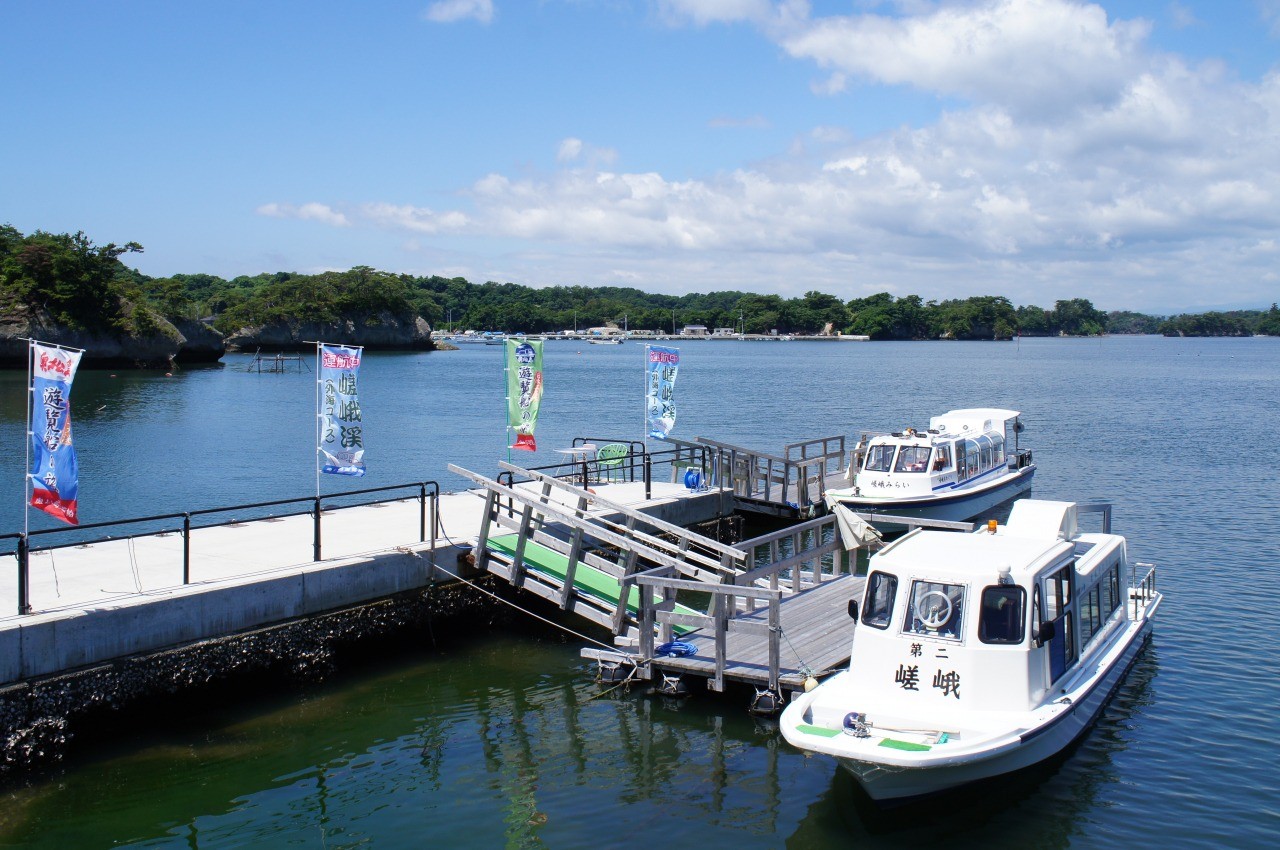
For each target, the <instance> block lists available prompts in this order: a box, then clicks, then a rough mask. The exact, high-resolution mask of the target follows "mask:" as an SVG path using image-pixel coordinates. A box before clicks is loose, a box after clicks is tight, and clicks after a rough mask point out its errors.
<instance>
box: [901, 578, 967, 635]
mask: <svg viewBox="0 0 1280 850" xmlns="http://www.w3.org/2000/svg"><path fill="white" fill-rule="evenodd" d="M963 608H964V585H962V584H942V583H940V582H935V581H914V582H912V584H911V604H910V605H909V606H908V607H907V619H906V630H907V631H909V632H913V633H915V634H918V635H930V636H932V637H944V638H952V639H957V640H958V639H959V638H960V628H961V626H962V624H963V622H964V618H963V613H964V612H963Z"/></svg>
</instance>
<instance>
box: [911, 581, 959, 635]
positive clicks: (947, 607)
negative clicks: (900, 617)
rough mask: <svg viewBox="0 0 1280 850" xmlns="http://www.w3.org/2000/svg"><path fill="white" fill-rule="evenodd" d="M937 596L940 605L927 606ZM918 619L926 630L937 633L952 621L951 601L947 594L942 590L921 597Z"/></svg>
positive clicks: (917, 608)
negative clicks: (929, 600) (928, 601)
mask: <svg viewBox="0 0 1280 850" xmlns="http://www.w3.org/2000/svg"><path fill="white" fill-rule="evenodd" d="M934 596H936V597H937V598H938V599H939V600H941V602H940V603H937V604H935V605H933V606H930V605H928V604H926V602H927V600H928V599H929V598H930V597H934ZM916 619H917V620H919V621H920V622H921V623H922V624H923V625H924V627H925V628H926V629H933V630H934V631H937V630H938V629H940V628H942V625H943V624H944V623H946V622H947V620H950V619H951V600H950V599H949V598H948V597H947V594H945V593H943V592H942V591H941V590H931V591H929V592H928V593H926V594H925V595H924V596H921V597H920V599H919V600H918V601H917V603H916Z"/></svg>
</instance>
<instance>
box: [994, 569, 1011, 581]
mask: <svg viewBox="0 0 1280 850" xmlns="http://www.w3.org/2000/svg"><path fill="white" fill-rule="evenodd" d="M1012 572H1013V570H1011V569H1010V568H1009V567H1001V568H1000V578H999V579H998V580H997V582H996V583H997V584H1013V576H1012V575H1011V573H1012Z"/></svg>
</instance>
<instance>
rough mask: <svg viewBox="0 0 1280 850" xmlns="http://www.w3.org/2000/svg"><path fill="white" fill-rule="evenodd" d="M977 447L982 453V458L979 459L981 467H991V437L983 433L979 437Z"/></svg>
mask: <svg viewBox="0 0 1280 850" xmlns="http://www.w3.org/2000/svg"><path fill="white" fill-rule="evenodd" d="M978 449H979V451H980V452H981V453H982V455H981V457H982V459H981V461H979V462H980V463H981V464H982V468H983V469H990V468H991V438H990V437H988V436H987V435H986V434H983V435H982V436H981V437H979V438H978Z"/></svg>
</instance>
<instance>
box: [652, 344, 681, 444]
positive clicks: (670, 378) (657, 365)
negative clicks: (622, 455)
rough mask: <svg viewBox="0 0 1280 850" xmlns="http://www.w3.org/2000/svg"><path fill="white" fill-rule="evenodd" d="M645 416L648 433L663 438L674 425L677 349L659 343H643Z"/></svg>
mask: <svg viewBox="0 0 1280 850" xmlns="http://www.w3.org/2000/svg"><path fill="white" fill-rule="evenodd" d="M645 348H646V349H647V350H648V352H647V353H648V363H647V364H645V366H646V368H645V414H646V416H645V420H646V423H647V425H648V429H649V436H650V437H656V438H657V439H660V440H661V439H664V438H665V437H666V436H667V435H668V434H670V433H671V429H673V428H675V427H676V396H675V392H676V372H677V371H678V370H679V368H680V349H678V348H664V347H663V346H661V345H648V346H645Z"/></svg>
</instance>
